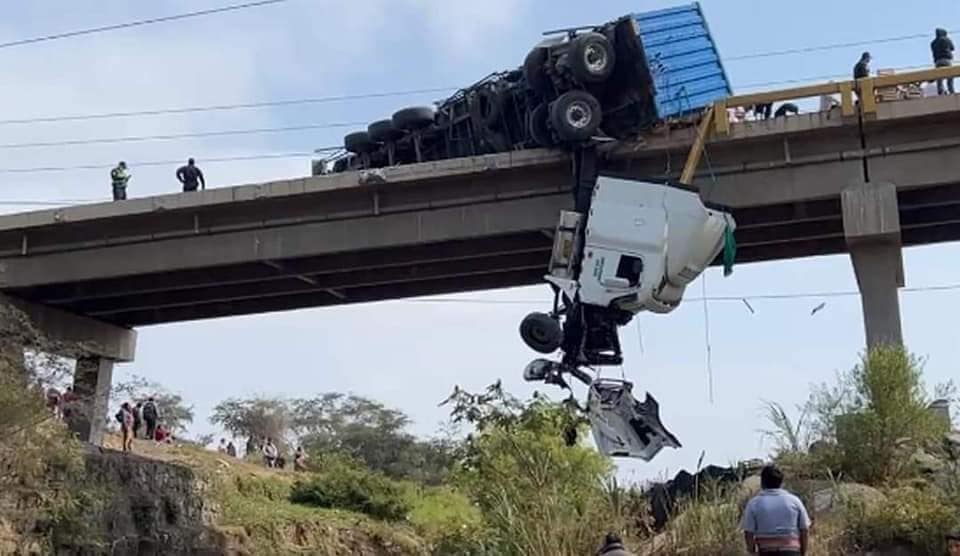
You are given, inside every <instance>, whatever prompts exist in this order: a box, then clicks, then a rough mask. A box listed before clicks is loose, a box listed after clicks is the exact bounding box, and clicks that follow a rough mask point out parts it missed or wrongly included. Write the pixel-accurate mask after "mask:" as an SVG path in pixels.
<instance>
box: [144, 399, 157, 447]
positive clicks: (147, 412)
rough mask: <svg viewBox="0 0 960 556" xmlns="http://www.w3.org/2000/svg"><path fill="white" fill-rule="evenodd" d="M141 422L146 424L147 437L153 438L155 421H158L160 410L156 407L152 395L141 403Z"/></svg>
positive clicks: (155, 426)
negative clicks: (145, 401)
mask: <svg viewBox="0 0 960 556" xmlns="http://www.w3.org/2000/svg"><path fill="white" fill-rule="evenodd" d="M142 412H143V422H144V424H146V425H147V438H153V437H154V436H156V433H157V423H159V422H160V410H159V409H158V408H157V402H156V401H155V400H154V399H153V396H151V397H149V398H147V403H145V404H143V409H142Z"/></svg>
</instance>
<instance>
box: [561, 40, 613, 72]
mask: <svg viewBox="0 0 960 556" xmlns="http://www.w3.org/2000/svg"><path fill="white" fill-rule="evenodd" d="M569 64H570V69H571V71H572V72H573V75H574V77H576V78H577V80H578V81H580V82H582V83H603V82H604V81H606V80H607V79H609V78H610V76H611V75H612V74H613V67H614V65H615V64H616V52H615V51H614V49H613V45H612V44H610V41H609V40H607V37H605V36H603V35H601V34H600V33H584V34H583V35H580V36H578V37H576V38H574V39H573V48H572V51H571V53H570V58H569Z"/></svg>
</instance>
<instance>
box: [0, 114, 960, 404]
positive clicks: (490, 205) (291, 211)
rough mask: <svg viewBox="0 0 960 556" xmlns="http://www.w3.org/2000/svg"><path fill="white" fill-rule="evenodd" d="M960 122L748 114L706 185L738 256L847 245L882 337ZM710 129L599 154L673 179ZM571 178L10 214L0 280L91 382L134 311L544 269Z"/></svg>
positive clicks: (170, 317) (949, 218)
mask: <svg viewBox="0 0 960 556" xmlns="http://www.w3.org/2000/svg"><path fill="white" fill-rule="evenodd" d="M958 125H960V96H944V97H936V98H926V99H917V100H908V101H898V102H890V103H880V104H879V105H878V106H877V109H876V112H875V114H870V115H869V116H867V115H862V116H861V115H857V116H853V117H844V116H843V115H842V114H841V110H840V109H839V108H838V109H834V110H833V111H830V112H821V113H812V114H802V115H799V116H796V117H790V118H786V119H783V118H781V119H776V120H770V121H766V122H745V123H738V124H733V125H732V126H730V133H729V134H728V135H726V136H724V137H722V138H716V139H714V140H712V141H710V142H709V144H708V148H707V152H706V155H707V156H706V157H705V163H704V164H702V165H701V168H700V170H701V172H700V173H699V174H698V176H697V179H696V185H697V186H698V187H699V188H700V191H701V194H702V196H703V197H704V198H705V199H706V200H709V201H713V202H717V203H721V204H725V205H727V206H730V207H731V208H732V209H733V211H734V215H735V217H736V219H737V221H738V224H739V229H738V231H737V238H738V243H739V251H738V259H739V262H756V261H768V260H779V259H789V258H795V257H804V256H811V255H823V254H832V253H841V252H850V253H851V256H852V261H853V265H854V270H855V271H856V273H857V277H858V282H859V284H860V288H861V292H862V293H863V303H864V316H865V321H866V328H867V336H868V343H871V344H873V343H877V342H879V341H887V340H894V341H896V340H899V338H900V317H899V306H898V300H897V288H898V287H899V286H902V285H903V270H902V262H901V256H900V249H901V245H918V244H925V243H933V242H942V241H953V240H957V239H960V133H958V132H957V131H956V130H958V129H960V127H958ZM695 134H696V130H695V129H693V128H690V129H687V130H680V131H676V130H674V131H672V132H670V133H665V134H662V135H654V136H652V137H648V138H647V139H646V140H645V141H644V142H643V143H636V144H628V143H617V144H608V145H605V146H604V147H603V148H602V152H603V154H604V158H605V163H604V166H603V168H604V170H603V171H604V172H605V173H608V174H611V175H617V176H624V177H632V178H641V179H651V178H652V179H670V178H673V179H675V178H676V177H677V176H678V175H679V173H680V171H681V169H682V166H683V162H684V160H685V157H686V154H687V151H688V150H689V148H690V145H691V144H692V143H693V140H694V136H695ZM570 185H571V178H570V162H569V157H568V155H566V154H565V153H561V152H554V151H545V150H529V151H520V152H513V153H506V154H498V155H489V156H481V157H474V158H463V159H453V160H445V161H440V162H432V163H424V164H416V165H409V166H399V167H393V168H387V169H382V170H376V171H369V172H352V173H345V174H338V175H330V176H318V177H310V178H303V179H294V180H283V181H276V182H268V183H261V184H252V185H243V186H237V187H230V188H223V189H216V190H210V191H206V192H197V193H187V194H174V195H163V196H157V197H149V198H142V199H132V200H129V201H124V202H117V203H102V204H96V205H86V206H76V207H68V208H63V209H57V210H45V211H38V212H30V213H24V214H15V215H10V216H3V217H0V292H3V294H5V295H7V296H9V298H10V299H11V300H14V301H15V302H16V303H17V304H18V305H19V306H20V307H21V308H23V309H25V310H26V311H27V313H28V314H30V315H31V316H33V317H34V319H35V321H37V322H38V323H40V325H41V327H42V328H44V329H45V330H48V331H50V333H51V334H53V335H55V336H57V337H58V338H63V339H69V340H86V341H89V342H91V343H90V344H89V346H90V348H89V351H90V353H91V357H92V358H91V359H90V360H89V361H85V362H83V363H82V365H80V366H79V367H78V368H80V367H83V369H86V370H85V371H83V372H84V373H86V374H85V375H83V376H86V377H87V378H86V379H83V378H82V377H81V376H80V375H78V384H80V383H83V384H85V385H86V386H85V388H87V389H88V390H91V391H92V389H95V385H96V384H97V383H102V381H103V380H104V379H108V378H109V377H108V376H107V375H109V372H110V371H109V369H107V367H110V365H109V364H108V362H109V361H114V360H116V361H129V360H132V358H133V352H134V345H135V333H134V332H133V330H132V329H133V328H135V327H138V326H147V325H151V324H159V323H169V322H177V321H186V320H195V319H204V318H214V317H224V316H230V315H242V314H254V313H264V312H270V311H282V310H289V309H297V308H304V307H317V306H326V305H339V304H346V303H360V302H368V301H377V300H385V299H396V298H403V297H411V296H420V295H430V294H443V293H452V292H462V291H469V290H484V289H491V288H500V287H508V286H520V285H527V284H536V283H538V282H539V281H540V280H541V277H542V275H543V274H544V272H545V268H546V264H547V260H548V258H549V253H550V248H551V244H552V239H551V234H552V231H553V228H554V226H555V224H556V220H557V216H558V212H559V211H560V210H561V209H568V208H570V207H571V206H572V196H571V194H570ZM81 370H82V369H81ZM104 373H106V375H105V374H104Z"/></svg>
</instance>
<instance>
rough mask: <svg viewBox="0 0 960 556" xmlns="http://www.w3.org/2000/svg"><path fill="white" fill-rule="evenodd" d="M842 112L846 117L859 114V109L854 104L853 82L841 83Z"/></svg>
mask: <svg viewBox="0 0 960 556" xmlns="http://www.w3.org/2000/svg"><path fill="white" fill-rule="evenodd" d="M840 113H841V114H843V116H844V117H845V118H850V117H853V116H856V115H857V110H856V108H855V107H854V104H853V83H851V82H849V81H844V82H843V83H840Z"/></svg>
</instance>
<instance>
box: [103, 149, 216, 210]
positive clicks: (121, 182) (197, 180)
mask: <svg viewBox="0 0 960 556" xmlns="http://www.w3.org/2000/svg"><path fill="white" fill-rule="evenodd" d="M176 176H177V181H179V182H180V185H182V186H183V191H184V192H188V191H197V190H198V189H201V190H205V189H206V188H207V182H206V180H204V178H203V172H201V171H200V168H198V167H197V164H196V161H194V160H193V159H192V158H191V159H190V160H187V164H186V165H185V166H181V167H179V168H177V172H176ZM131 177H132V176H131V174H130V173H129V172H128V171H127V163H126V162H124V161H122V160H121V161H120V162H119V163H118V164H117V166H116V167H115V168H114V169H113V170H110V184H111V186H112V188H113V200H114V201H124V200H126V199H127V184H128V183H129V182H130V178H131Z"/></svg>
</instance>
